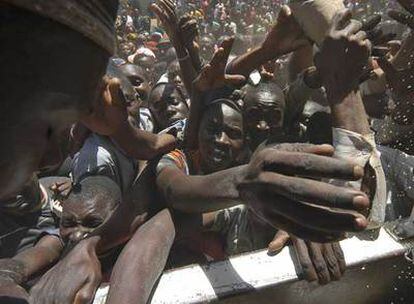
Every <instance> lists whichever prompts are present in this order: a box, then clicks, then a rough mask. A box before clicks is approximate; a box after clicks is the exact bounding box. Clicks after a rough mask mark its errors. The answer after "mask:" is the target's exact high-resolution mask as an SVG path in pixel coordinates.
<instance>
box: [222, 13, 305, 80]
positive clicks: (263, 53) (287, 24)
mask: <svg viewBox="0 0 414 304" xmlns="http://www.w3.org/2000/svg"><path fill="white" fill-rule="evenodd" d="M308 43H309V41H308V39H307V38H306V37H305V35H304V33H303V32H302V30H301V28H300V26H299V24H298V23H297V22H296V20H295V19H294V17H293V15H292V12H291V10H290V8H289V7H288V6H286V5H285V6H283V7H282V9H281V11H280V13H279V15H278V17H277V21H276V24H275V25H274V26H273V28H272V29H271V30H270V32H269V33H268V35H267V37H266V39H265V41H264V42H263V43H262V45H261V46H259V47H257V48H255V49H253V50H252V51H250V52H248V53H246V54H244V55H241V56H239V57H237V58H236V59H234V60H233V61H232V62H231V63H230V65H229V67H228V71H227V72H228V73H230V74H238V75H243V76H245V77H246V78H247V77H249V75H250V74H251V72H252V71H253V70H255V69H257V68H259V67H260V66H261V65H262V64H264V63H266V62H267V61H269V60H274V59H276V58H278V57H280V56H282V55H285V54H288V53H290V52H293V51H294V50H296V49H298V48H300V47H302V46H305V45H307V44H308Z"/></svg>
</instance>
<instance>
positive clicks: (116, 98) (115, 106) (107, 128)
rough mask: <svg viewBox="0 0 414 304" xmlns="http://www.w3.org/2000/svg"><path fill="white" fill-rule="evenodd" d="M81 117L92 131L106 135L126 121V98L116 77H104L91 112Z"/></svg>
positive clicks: (113, 131)
mask: <svg viewBox="0 0 414 304" xmlns="http://www.w3.org/2000/svg"><path fill="white" fill-rule="evenodd" d="M81 119H82V123H83V124H84V125H85V126H86V127H87V128H88V129H89V130H91V131H92V132H95V133H98V134H101V135H107V136H111V135H113V134H115V133H116V132H117V131H118V130H119V128H120V127H121V126H122V125H123V124H124V123H126V122H127V119H128V111H127V105H126V100H125V97H124V96H123V94H122V91H121V84H120V81H119V80H118V79H117V78H107V77H104V79H103V82H102V87H101V91H100V94H99V95H98V98H97V99H96V101H95V103H94V106H93V109H92V113H90V114H89V115H85V116H83V117H82V118H81Z"/></svg>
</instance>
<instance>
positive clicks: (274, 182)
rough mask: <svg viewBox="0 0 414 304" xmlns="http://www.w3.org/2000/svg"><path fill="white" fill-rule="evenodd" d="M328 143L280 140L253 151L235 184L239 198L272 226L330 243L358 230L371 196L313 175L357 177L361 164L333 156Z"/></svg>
mask: <svg viewBox="0 0 414 304" xmlns="http://www.w3.org/2000/svg"><path fill="white" fill-rule="evenodd" d="M333 152H334V150H333V148H332V147H331V146H328V145H322V146H314V145H307V144H282V145H276V146H271V147H267V148H265V149H263V150H262V151H260V152H258V153H256V154H255V155H254V156H253V157H252V159H251V161H250V163H249V165H248V166H247V169H246V172H245V174H244V175H243V176H242V177H241V180H240V181H239V182H238V189H239V194H240V197H241V199H242V200H243V201H244V202H246V204H248V206H249V207H250V208H251V209H252V210H253V212H255V213H256V214H257V215H258V216H259V217H260V218H262V219H263V220H265V221H266V222H268V223H269V224H271V225H273V226H274V227H275V228H278V229H282V230H285V231H287V232H289V233H291V234H293V235H296V236H298V237H301V238H304V239H308V240H312V241H316V242H332V241H337V240H340V239H341V238H343V237H344V232H345V231H361V230H363V229H365V228H366V226H367V224H368V222H367V219H366V218H365V217H364V216H363V215H362V214H361V213H359V212H366V211H367V208H368V207H369V205H370V202H369V199H368V197H367V196H366V194H364V193H363V192H361V191H357V190H353V189H350V188H343V187H338V186H334V185H330V184H328V183H324V182H321V181H318V180H315V179H320V178H337V179H341V180H358V179H360V178H361V177H363V175H364V171H363V168H361V167H359V166H356V165H354V164H352V163H349V162H346V161H343V160H337V159H334V158H332V157H331V156H332V155H333Z"/></svg>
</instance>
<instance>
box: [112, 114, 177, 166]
mask: <svg viewBox="0 0 414 304" xmlns="http://www.w3.org/2000/svg"><path fill="white" fill-rule="evenodd" d="M111 138H112V140H114V141H115V142H116V143H117V144H118V145H119V147H120V148H121V149H122V150H123V151H124V152H125V153H126V154H127V155H128V156H130V157H132V158H135V159H140V160H150V159H153V158H154V157H156V156H158V155H162V154H165V153H168V152H169V151H171V150H173V149H174V148H175V146H176V139H175V137H174V136H172V135H170V134H160V135H158V134H152V133H150V132H146V131H143V130H140V129H138V128H135V127H133V126H132V125H131V124H130V123H129V122H125V123H124V124H123V126H122V127H121V128H119V130H118V131H117V132H116V133H115V134H114V135H113V136H111Z"/></svg>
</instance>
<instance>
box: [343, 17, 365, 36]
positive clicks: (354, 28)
mask: <svg viewBox="0 0 414 304" xmlns="http://www.w3.org/2000/svg"><path fill="white" fill-rule="evenodd" d="M361 28H362V23H361V21H358V20H355V19H352V20H350V21H349V23H348V25H347V26H346V27H345V28H344V29H343V30H342V31H341V32H343V33H344V34H345V36H347V37H349V36H352V35H354V34H356V33H358V32H359V31H360V30H361Z"/></svg>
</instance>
